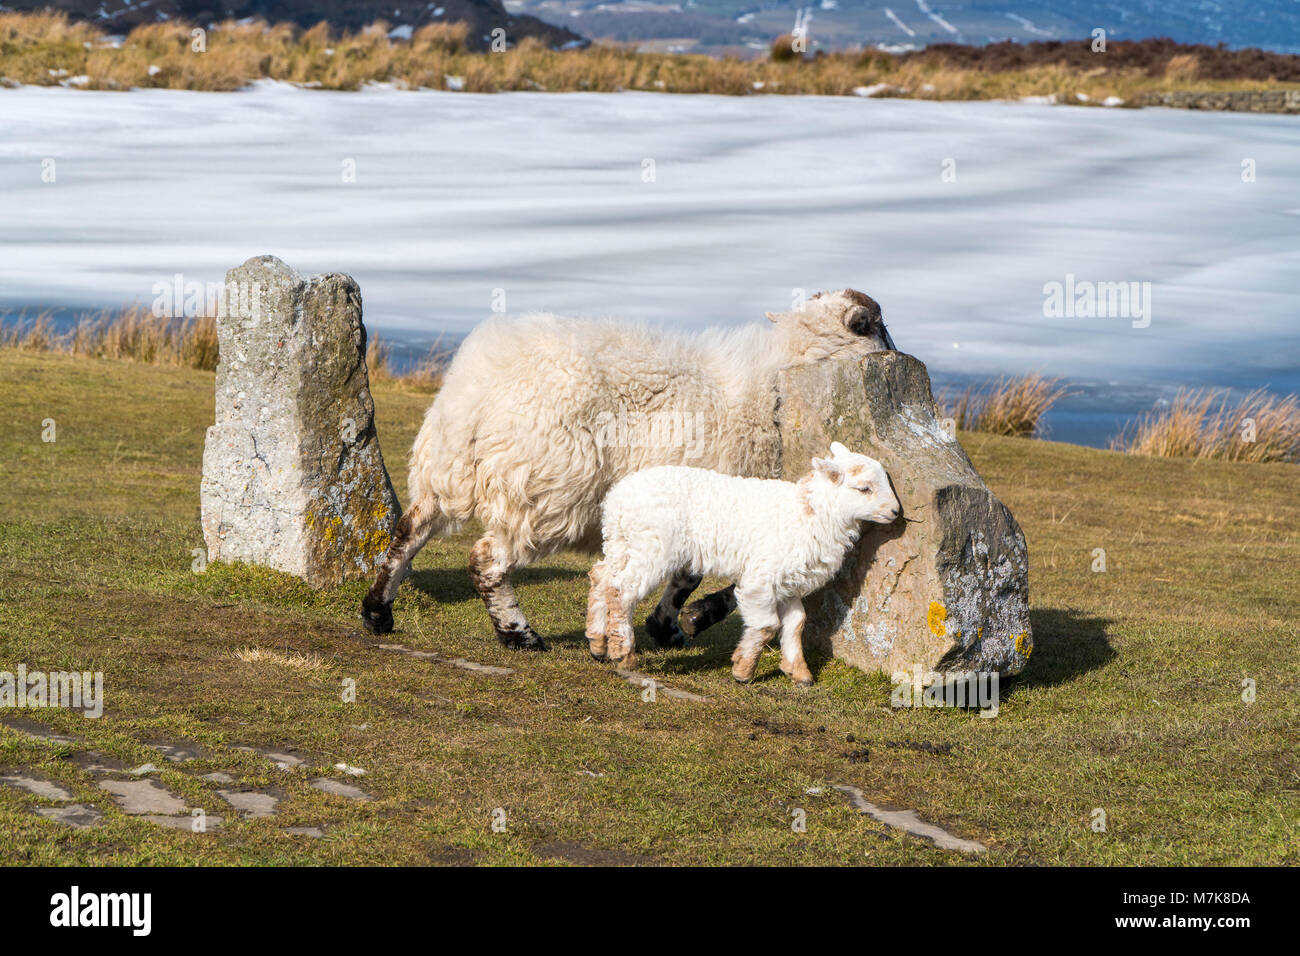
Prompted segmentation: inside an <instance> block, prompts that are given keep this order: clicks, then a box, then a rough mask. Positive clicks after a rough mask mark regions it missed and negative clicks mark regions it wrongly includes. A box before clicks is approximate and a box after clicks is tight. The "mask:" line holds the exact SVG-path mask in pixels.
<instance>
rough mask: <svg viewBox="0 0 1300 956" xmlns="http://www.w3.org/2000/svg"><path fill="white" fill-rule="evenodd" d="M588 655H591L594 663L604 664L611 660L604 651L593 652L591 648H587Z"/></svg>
mask: <svg viewBox="0 0 1300 956" xmlns="http://www.w3.org/2000/svg"><path fill="white" fill-rule="evenodd" d="M587 653H588V654H590V655H591V659H592V660H593V661H600V662H601V663H602V664H603V663H605V662H606V661H607V660H609V655H608V654H606V653H605V652H604V651H593V650H592V649H591V648H587Z"/></svg>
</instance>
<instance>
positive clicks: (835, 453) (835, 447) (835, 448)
mask: <svg viewBox="0 0 1300 956" xmlns="http://www.w3.org/2000/svg"><path fill="white" fill-rule="evenodd" d="M847 454H849V450H848V449H847V448H845V447H844V446H843V445H841V444H840V443H839V442H837V441H833V442H831V456H832V457H834V458H843V457H844V456H845V455H847Z"/></svg>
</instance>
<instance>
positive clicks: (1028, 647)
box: [1016, 631, 1034, 657]
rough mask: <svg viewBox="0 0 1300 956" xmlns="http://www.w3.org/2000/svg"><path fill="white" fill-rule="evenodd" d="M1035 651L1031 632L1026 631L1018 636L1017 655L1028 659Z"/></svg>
mask: <svg viewBox="0 0 1300 956" xmlns="http://www.w3.org/2000/svg"><path fill="white" fill-rule="evenodd" d="M1033 651H1034V645H1033V643H1032V642H1031V641H1030V640H1029V632H1028V631H1025V632H1023V633H1020V634H1017V635H1016V653H1017V654H1021V655H1023V656H1025V657H1028V656H1029V655H1030V654H1032V653H1033Z"/></svg>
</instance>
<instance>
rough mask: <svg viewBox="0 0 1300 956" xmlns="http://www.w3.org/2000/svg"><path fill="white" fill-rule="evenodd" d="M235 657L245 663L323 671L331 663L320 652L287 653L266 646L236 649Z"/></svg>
mask: <svg viewBox="0 0 1300 956" xmlns="http://www.w3.org/2000/svg"><path fill="white" fill-rule="evenodd" d="M235 657H236V658H238V659H239V660H241V661H243V662H244V663H245V664H274V665H276V666H277V667H289V668H292V669H293V670H297V671H322V670H326V669H328V668H329V664H328V663H326V661H325V660H324V658H322V657H321V656H320V655H319V654H315V653H307V654H292V653H290V654H286V653H282V652H280V651H271V650H267V649H266V648H264V647H241V648H240V649H239V650H237V651H235Z"/></svg>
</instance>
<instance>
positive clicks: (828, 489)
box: [809, 442, 902, 524]
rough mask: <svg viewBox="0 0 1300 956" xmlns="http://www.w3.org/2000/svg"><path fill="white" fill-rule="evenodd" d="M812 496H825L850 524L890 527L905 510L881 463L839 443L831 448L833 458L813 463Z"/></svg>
mask: <svg viewBox="0 0 1300 956" xmlns="http://www.w3.org/2000/svg"><path fill="white" fill-rule="evenodd" d="M809 493H810V494H818V495H821V496H822V497H823V499H824V500H826V501H828V502H829V503H830V504H831V506H832V507H833V508H835V509H836V513H837V514H839V515H841V516H842V517H844V518H845V519H846V520H849V521H874V522H876V523H878V524H889V523H890V522H892V521H895V520H897V518H898V515H899V512H900V511H901V510H902V506H901V505H900V504H899V503H898V498H897V496H896V495H895V494H894V486H893V485H891V484H890V482H889V475H887V474H886V473H885V469H884V467H883V466H882V465H881V464H880V462H878V461H876V459H874V458H868V457H867V456H866V455H859V454H857V453H855V452H851V451H849V450H848V449H847V448H845V447H844V446H843V445H841V444H840V443H839V442H833V443H832V444H831V457H830V458H814V459H813V460H812V476H811V486H810V488H809Z"/></svg>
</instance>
